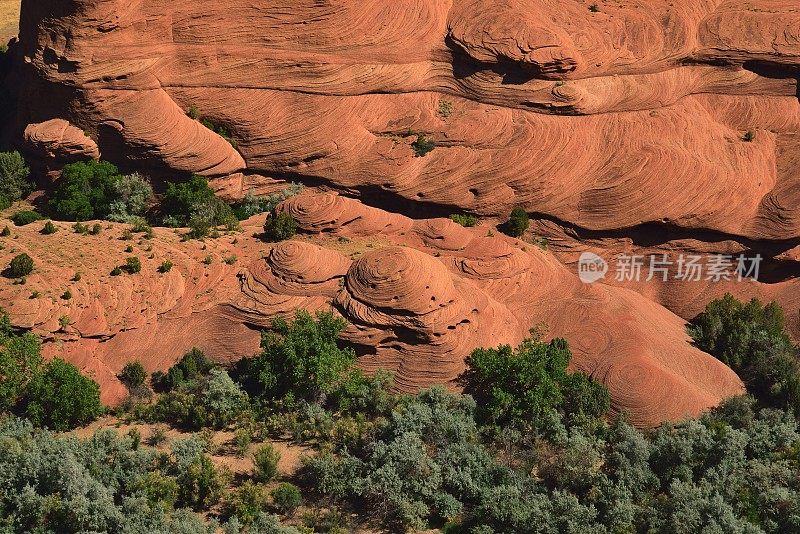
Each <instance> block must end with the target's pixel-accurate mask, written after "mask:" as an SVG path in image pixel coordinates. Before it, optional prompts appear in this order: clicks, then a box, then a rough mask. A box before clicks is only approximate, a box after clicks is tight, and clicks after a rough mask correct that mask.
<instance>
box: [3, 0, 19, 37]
mask: <svg viewBox="0 0 800 534" xmlns="http://www.w3.org/2000/svg"><path fill="white" fill-rule="evenodd" d="M20 3H21V0H0V43H2V44H5V43H6V42H7V41H8V40H9V39H11V38H12V37H14V36H15V35H17V31H18V30H19V6H20Z"/></svg>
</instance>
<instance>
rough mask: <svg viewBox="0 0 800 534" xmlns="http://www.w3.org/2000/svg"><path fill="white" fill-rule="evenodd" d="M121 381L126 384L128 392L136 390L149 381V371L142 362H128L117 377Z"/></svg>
mask: <svg viewBox="0 0 800 534" xmlns="http://www.w3.org/2000/svg"><path fill="white" fill-rule="evenodd" d="M117 378H119V381H120V382H122V383H123V384H125V387H127V388H128V390H134V389H136V388H139V387H141V386H142V385H144V381H145V380H147V371H145V369H144V366H143V365H142V364H141V362H138V361H136V362H128V363H126V364H125V367H123V368H122V371H120V372H119V374H118V375H117Z"/></svg>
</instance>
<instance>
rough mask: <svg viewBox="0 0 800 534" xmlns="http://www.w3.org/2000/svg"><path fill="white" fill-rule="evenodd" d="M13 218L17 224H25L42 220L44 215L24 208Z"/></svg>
mask: <svg viewBox="0 0 800 534" xmlns="http://www.w3.org/2000/svg"><path fill="white" fill-rule="evenodd" d="M11 220H12V221H13V222H14V224H15V225H16V226H25V225H28V224H31V223H33V222H36V221H41V220H42V216H41V215H39V214H38V213H37V212H35V211H32V210H22V211H18V212H16V213H15V214H14V215H12V216H11Z"/></svg>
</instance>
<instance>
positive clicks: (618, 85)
mask: <svg viewBox="0 0 800 534" xmlns="http://www.w3.org/2000/svg"><path fill="white" fill-rule="evenodd" d="M598 7H599V12H593V11H592V10H589V6H588V3H585V2H582V1H579V0H568V1H559V2H556V1H551V0H499V1H496V2H491V3H490V2H486V1H484V0H453V1H451V0H446V1H445V0H431V1H420V0H397V1H393V2H386V1H383V0H367V1H361V2H355V1H351V0H343V1H340V2H334V3H330V2H327V3H326V2H317V1H313V0H278V1H273V2H264V1H262V2H258V1H256V2H254V1H252V0H248V1H245V0H227V1H225V2H221V1H220V2H206V3H203V4H198V3H196V2H185V1H183V0H176V1H175V2H172V3H170V4H168V5H165V4H164V3H159V2H154V1H152V0H145V1H141V2H133V3H131V2H122V1H120V0H67V1H56V0H23V13H22V23H21V31H20V42H19V44H17V45H15V47H14V48H13V49H12V51H11V53H12V54H13V56H14V60H15V62H16V65H15V73H14V74H15V79H16V80H18V81H19V83H22V84H24V87H25V90H24V91H19V94H18V95H17V96H18V103H19V106H18V115H17V124H16V125H15V126H16V128H17V130H18V134H19V138H20V139H22V138H23V131H24V132H25V134H24V135H25V137H24V139H25V143H26V145H25V146H27V147H29V148H30V150H29V151H30V152H36V151H38V152H39V153H42V154H47V155H48V156H49V157H51V158H53V155H51V154H54V155H55V156H56V159H57V158H59V157H63V156H65V155H66V156H72V155H74V154H85V155H87V156H91V157H96V156H97V152H96V151H99V153H100V156H101V157H104V158H107V159H110V160H112V161H114V162H115V163H119V164H123V165H124V164H128V165H131V166H135V167H137V168H145V169H151V170H153V171H154V172H161V173H175V172H181V173H183V172H197V173H201V174H204V175H207V176H211V177H215V178H217V180H215V185H216V187H217V188H218V189H219V190H220V192H221V193H223V194H224V195H225V196H229V197H236V196H240V195H242V194H244V192H246V191H247V190H251V189H253V190H256V191H259V192H264V191H273V190H274V188H276V187H278V185H277V184H279V181H278V180H273V179H272V178H262V176H261V175H263V176H264V177H277V178H279V179H286V180H298V181H302V182H305V183H307V184H309V185H317V186H323V187H325V188H329V189H334V190H339V191H341V192H346V193H348V194H349V195H351V196H360V197H361V199H362V200H363V203H360V202H356V201H353V200H352V199H347V198H345V197H343V196H338V195H335V194H320V195H312V194H308V195H303V196H300V197H296V198H294V199H291V200H290V201H288V202H286V203H285V204H284V205H283V206H281V209H282V210H285V211H286V212H288V213H290V214H292V215H293V216H294V217H295V218H296V219H297V220H298V221H299V222H300V225H301V227H302V228H303V229H304V230H305V231H306V232H308V233H309V234H311V235H312V237H310V238H304V239H302V240H299V241H291V242H288V243H283V244H280V245H277V246H274V247H271V246H266V245H264V244H262V243H260V242H258V241H257V240H254V239H250V238H245V237H240V239H239V242H238V244H236V245H234V244H233V242H232V240H230V239H228V238H223V239H222V240H219V241H215V242H213V243H211V244H210V245H209V246H210V248H211V251H210V252H208V251H200V250H199V246H196V245H195V244H193V243H191V242H189V243H180V242H179V241H178V238H177V236H175V235H174V234H172V233H169V232H165V231H158V232H157V237H156V240H155V241H154V245H153V246H154V252H153V253H154V254H155V258H156V259H154V260H152V261H154V262H155V261H160V259H161V257H162V256H164V255H168V256H171V257H173V258H172V259H173V261H174V262H175V263H176V269H174V270H173V271H171V272H170V273H168V274H167V275H159V274H157V273H155V270H154V267H153V266H152V265H149V263H148V261H146V262H145V263H146V264H147V268H146V269H145V270H144V271H143V273H144V274H143V275H142V276H141V277H130V278H129V277H125V278H123V279H118V280H114V283H113V284H111V283H109V281H110V280H108V279H107V278H106V276H107V274H106V273H107V272H108V271H110V270H111V268H112V267H113V262H120V261H121V258H120V257H117V256H116V255H114V254H109V253H108V250H107V249H108V247H112V248H113V243H114V242H113V241H112V242H109V243H105V242H102V244H103V246H102V247H101V246H99V245H100V243H95V244H94V245H93V246H84V245H80V246H77V247H76V246H74V245H73V242H74V241H75V240H78V241H80V240H84V239H86V240H89V239H98V238H88V237H86V238H84V237H79V236H72V235H68V234H67V232H61V233H59V234H56V235H55V236H48V237H46V238H42V237H41V236H38V234H35V235H34V234H33V233H31V235H28V233H29V232H28V230H26V229H19V233H20V235H21V238H20V242H19V245H18V247H21V248H24V249H25V250H26V251H29V253H31V255H33V256H34V257H35V260H36V261H37V265H42V266H45V267H44V269H42V270H40V272H39V273H37V274H36V275H34V276H32V277H30V279H29V284H28V285H29V286H30V285H31V284H34V285H36V284H39V285H41V286H42V288H47V289H46V291H50V292H51V293H52V294H53V295H54V296H53V298H52V299H50V298H48V299H29V298H28V296H29V295H28V294H27V292H29V291H30V287H24V286H10V285H8V286H6V285H3V286H0V303H2V304H3V305H4V306H5V307H7V308H10V311H11V312H12V313H13V314H14V315H15V317H17V318H18V319H17V320H18V321H19V323H20V325H22V326H30V327H34V328H36V329H37V330H38V331H40V332H42V333H46V334H48V335H50V336H55V337H58V338H66V343H65V345H64V347H65V348H64V349H63V350H64V351H66V353H67V354H68V355H69V357H70V358H71V359H73V361H76V362H79V363H80V364H81V365H82V367H83V368H84V369H86V370H87V371H90V372H92V373H94V374H95V376H97V377H98V379H99V380H100V381H101V383H103V384H104V395H105V396H106V397H105V398H106V399H108V400H113V399H114V398H117V397H118V396H119V395H120V394H121V390H120V387H119V384H117V383H116V382H115V379H114V378H113V376H114V372H115V371H116V370H118V369H119V368H120V367H121V366H122V365H123V364H124V362H125V361H127V360H129V359H130V358H133V357H141V358H143V359H144V360H145V361H146V365H147V366H148V367H149V368H150V369H155V368H163V367H165V366H166V365H168V364H169V363H171V361H173V360H174V359H175V358H177V357H178V356H179V355H180V352H181V351H183V350H185V349H187V348H189V347H190V346H192V345H200V346H202V347H203V348H205V349H207V350H208V351H209V352H210V353H212V354H213V355H214V356H215V357H218V358H221V359H225V358H235V357H240V356H243V355H248V354H250V353H252V352H254V351H255V350H257V342H258V336H257V333H256V332H255V331H254V330H253V328H254V327H259V326H265V325H267V324H269V321H270V319H271V317H272V316H273V315H274V314H277V313H285V312H290V311H292V310H294V309H296V308H299V307H301V308H306V309H312V310H314V309H329V308H331V309H334V310H336V311H337V312H338V313H341V314H342V315H344V316H345V317H346V318H347V319H348V320H349V321H350V322H351V326H350V327H349V328H348V330H347V332H346V333H345V336H346V337H347V338H348V339H349V340H350V341H352V342H353V343H355V344H357V345H358V346H359V347H360V348H361V352H362V353H364V355H363V356H362V357H361V359H360V362H361V364H362V365H363V366H364V367H365V368H367V369H376V368H378V367H388V368H390V369H392V370H393V371H395V372H396V373H397V379H398V384H399V385H400V386H401V387H402V388H403V389H406V390H410V389H413V388H415V387H419V386H422V385H427V384H430V383H433V382H443V381H448V380H451V379H452V378H453V377H455V376H456V375H457V374H458V372H460V370H461V369H462V368H463V358H464V356H465V355H466V354H467V353H468V352H469V351H470V350H471V349H472V348H474V347H476V346H481V345H483V346H486V345H496V344H498V343H516V342H518V341H519V340H520V339H522V337H523V336H525V335H526V333H527V331H528V329H529V328H530V327H531V326H532V325H534V324H536V323H538V322H540V321H544V322H546V323H547V324H548V325H549V329H548V335H550V336H555V335H560V336H564V337H566V338H567V340H568V341H569V342H570V344H571V346H572V347H573V349H574V351H575V354H576V356H575V360H574V362H573V365H574V366H575V367H576V368H579V369H582V370H584V371H586V372H589V373H591V374H592V375H593V376H594V377H596V378H597V379H599V380H602V381H603V382H604V383H606V384H607V385H608V386H609V387H610V388H611V391H612V396H613V402H614V407H615V409H618V410H623V409H624V410H630V411H631V413H632V419H633V420H634V422H636V423H637V424H641V425H649V424H655V423H658V422H659V421H662V420H664V419H674V418H678V417H682V416H684V415H689V414H696V413H698V412H699V411H700V410H702V409H704V408H707V407H709V406H712V405H714V404H715V403H716V402H718V401H719V399H720V398H722V397H724V396H726V395H730V394H734V393H736V392H738V391H740V390H741V384H740V382H739V381H738V379H737V378H736V377H735V376H734V375H733V374H732V373H731V372H730V370H728V369H727V368H725V367H724V366H722V365H721V364H719V363H718V362H717V361H716V360H714V359H713V358H710V357H709V356H708V355H706V354H704V353H702V352H700V351H698V350H696V349H694V348H693V347H691V345H689V343H688V339H687V337H686V335H685V333H684V329H683V323H682V321H681V319H680V318H679V317H678V316H677V315H673V313H671V312H669V311H667V310H666V309H664V308H663V307H661V306H660V305H659V304H657V303H660V304H664V305H666V306H667V307H669V308H670V309H671V310H673V311H675V312H676V313H677V314H678V315H680V316H681V317H683V318H690V317H692V316H693V314H695V313H696V312H697V311H699V310H700V309H702V307H703V306H704V305H705V303H706V302H707V301H708V300H710V299H711V298H713V297H716V296H719V295H721V294H722V293H723V292H724V291H726V290H732V291H734V292H735V293H736V294H737V296H740V297H749V296H760V297H762V298H767V299H772V298H776V299H778V300H779V301H780V302H781V303H782V304H783V305H784V306H786V307H787V311H788V313H787V315H788V316H789V318H790V325H791V326H792V328H793V329H794V332H795V334H798V333H800V322H798V320H797V318H796V315H797V312H796V311H797V308H798V306H800V302H798V300H797V298H795V297H794V295H795V294H796V291H795V286H796V283H795V282H794V280H793V279H792V277H793V276H795V275H796V273H797V272H798V269H797V261H798V259H800V258H798V255H797V254H793V252H792V250H793V248H795V247H797V246H798V243H799V242H800V241H798V237H799V234H800V186H799V185H798V184H800V174H798V173H799V172H800V171H798V169H800V165H798V163H800V161H798V156H797V154H800V150H798V149H800V138H798V135H797V132H798V131H800V103H798V98H797V94H798V93H797V92H798V83H797V72H798V68H800V10H798V8H797V6H796V2H794V1H793V0H760V1H758V2H755V1H737V2H733V1H730V0H687V1H685V2H667V1H666V0H623V1H621V2H598ZM189 109H192V110H193V111H196V113H197V114H199V115H200V116H202V117H203V118H205V119H207V120H209V121H211V123H210V124H211V125H212V126H216V127H224V129H225V130H227V132H228V133H229V134H230V136H229V137H230V139H226V138H225V136H222V135H219V133H215V132H214V131H212V130H211V129H209V128H207V127H205V126H204V125H203V124H201V122H199V121H198V120H195V119H193V118H191V117H189V116H187V113H186V112H187V110H189ZM193 114H194V113H193ZM59 121H61V122H59ZM66 121H69V122H66ZM207 124H209V123H207ZM55 125H58V127H57V128H56V127H55ZM62 126H64V129H63V130H62V129H61V127H62ZM216 129H217V131H221V130H220V129H219V128H216ZM747 131H750V132H752V133H753V138H752V140H751V141H749V142H748V141H745V140H743V139H742V136H743V134H744V133H745V132H747ZM54 132H55V133H54ZM83 132H86V133H87V134H88V136H89V137H88V138H86V137H84V135H83ZM421 137H424V138H426V139H428V140H431V141H433V142H434V143H435V144H436V147H435V148H434V150H433V151H431V152H430V153H428V154H426V155H424V156H423V157H415V153H414V147H413V143H414V142H415V141H417V140H419V139H420V138H421ZM256 173H258V174H256ZM370 205H371V206H372V207H370ZM516 205H520V206H523V207H525V208H526V210H527V211H529V212H531V213H536V214H541V215H542V216H543V217H542V218H543V220H544V221H543V222H542V223H541V224H540V225H539V226H537V227H536V228H535V230H534V231H535V233H536V235H537V236H539V237H541V236H545V237H549V238H550V239H551V243H553V245H552V247H551V249H550V250H551V251H552V252H547V253H544V252H541V251H540V250H538V249H537V248H536V247H535V246H533V245H530V244H526V243H524V242H522V241H516V240H511V239H506V238H504V237H502V236H496V235H492V236H490V235H488V233H489V232H488V230H487V227H486V226H479V227H477V228H473V229H465V228H462V227H461V226H458V225H456V224H454V223H452V222H451V221H449V220H446V219H440V218H431V217H430V215H431V214H432V213H448V212H455V211H467V212H473V213H475V214H478V215H483V216H487V217H504V216H506V215H507V213H508V212H509V211H510V209H511V208H512V207H513V206H516ZM379 207H382V208H385V209H378V208H379ZM387 210H388V211H387ZM399 213H406V214H408V215H414V216H416V217H420V216H422V218H418V219H412V218H409V217H407V216H404V215H400V214H399ZM261 222H263V218H256V219H254V220H253V221H251V223H252V226H246V234H247V233H253V232H255V231H257V230H258V228H257V225H258V224H259V223H261ZM649 223H657V224H660V225H661V226H659V227H647V226H644V225H646V224H649ZM662 229H663V231H664V232H666V231H669V232H671V233H675V234H680V235H678V236H677V237H675V236H670V237H665V238H664V239H659V237H658V235H659V232H662ZM114 231H118V230H114ZM642 232H650V235H649V238H650V239H648V240H644V241H643V240H641V239H639V237H640V236H641V234H642ZM709 236H711V237H709ZM338 238H342V241H339V240H338ZM348 240H349V241H348ZM44 243H47V244H48V245H47V246H45V244H44ZM53 243H60V245H57V246H55V248H53V246H52V244H53ZM587 246H588V247H590V248H592V249H593V250H596V251H597V252H600V253H602V254H603V255H609V254H611V253H614V252H617V251H620V250H631V249H634V250H639V251H644V252H659V251H676V250H678V251H680V250H695V249H700V250H705V251H709V252H719V251H723V250H727V249H731V250H745V249H746V250H751V251H760V252H763V253H764V254H765V255H766V256H768V257H769V258H770V260H771V261H773V262H774V263H775V264H776V265H778V264H779V268H777V267H776V270H774V271H773V273H772V278H771V279H770V280H767V281H764V282H762V283H753V284H749V285H737V286H733V285H731V284H727V285H726V284H717V285H709V284H698V285H690V284H674V283H665V284H659V283H642V284H623V285H627V286H628V287H615V283H614V282H613V281H608V280H607V282H610V284H609V283H607V284H595V285H592V286H586V285H582V284H581V283H580V282H579V281H578V279H577V278H576V277H575V276H574V272H575V270H574V268H573V265H574V261H575V260H576V257H577V254H578V253H579V252H580V251H583V250H586V248H587ZM6 253H7V251H3V252H2V254H6ZM209 253H210V254H212V255H214V257H215V259H216V261H215V262H214V263H212V265H210V266H204V265H203V264H202V263H201V262H200V260H201V259H202V258H203V257H204V256H205V255H206V254H209ZM76 254H85V255H86V257H85V258H84V257H80V256H77V257H76ZM230 254H236V255H237V256H238V258H239V261H238V263H236V264H235V265H232V266H228V265H224V264H222V263H220V262H219V259H220V258H221V257H223V256H225V255H230ZM6 255H7V254H6ZM5 259H7V258H5V257H0V260H3V261H5ZM562 262H563V264H566V265H567V267H565V266H564V265H563V264H562ZM76 264H77V265H81V266H82V267H81V268H82V269H86V271H87V272H91V273H93V274H92V275H91V276H84V278H82V281H81V283H80V284H78V287H77V288H76V289H77V291H76V290H73V293H74V294H75V293H77V295H76V298H75V299H73V301H70V302H69V303H65V302H62V301H59V300H58V298H57V294H58V291H59V289H60V287H62V286H64V285H65V284H67V280H68V279H69V276H71V274H72V272H71V271H72V270H73V269H76V268H77V267H76ZM148 268H149V271H148V270H147V269H148ZM84 280H85V281H84ZM65 313H68V314H69V316H70V318H71V319H73V322H72V324H71V326H70V327H69V328H68V329H67V332H61V333H58V334H53V332H55V331H56V330H57V328H58V326H57V321H58V317H59V316H61V315H63V314H65ZM52 347H53V345H52V344H51V346H50V348H51V349H52Z"/></svg>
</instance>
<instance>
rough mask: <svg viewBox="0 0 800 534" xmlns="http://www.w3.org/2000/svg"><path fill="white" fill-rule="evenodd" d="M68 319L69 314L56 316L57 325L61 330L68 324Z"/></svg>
mask: <svg viewBox="0 0 800 534" xmlns="http://www.w3.org/2000/svg"><path fill="white" fill-rule="evenodd" d="M70 321H71V319H70V318H69V315H62V316H61V317H59V318H58V326H59V327H60V328H61V330H62V331H63V330H66V329H67V327H68V326H69V323H70Z"/></svg>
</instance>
